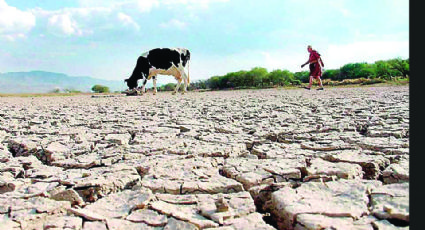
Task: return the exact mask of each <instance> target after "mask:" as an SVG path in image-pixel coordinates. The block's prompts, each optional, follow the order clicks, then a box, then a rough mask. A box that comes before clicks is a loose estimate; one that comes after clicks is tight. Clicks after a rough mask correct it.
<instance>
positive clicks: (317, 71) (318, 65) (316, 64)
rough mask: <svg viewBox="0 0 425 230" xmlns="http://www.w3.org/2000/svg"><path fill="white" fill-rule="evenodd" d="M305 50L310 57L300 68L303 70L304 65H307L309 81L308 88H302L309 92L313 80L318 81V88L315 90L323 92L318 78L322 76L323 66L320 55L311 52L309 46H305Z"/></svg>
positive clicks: (314, 51) (311, 49)
mask: <svg viewBox="0 0 425 230" xmlns="http://www.w3.org/2000/svg"><path fill="white" fill-rule="evenodd" d="M307 50H308V52H309V53H310V57H309V58H308V61H307V62H306V63H304V64H302V65H301V68H303V67H304V66H305V65H307V64H309V67H310V80H309V84H308V87H304V88H305V89H308V90H310V89H311V85H312V84H313V78H314V79H317V80H318V81H319V88H318V89H317V90H323V89H324V88H323V85H322V80H321V79H320V77H321V76H322V67H323V66H324V64H323V61H322V59H321V58H320V54H319V53H318V52H317V51H316V50H313V48H312V47H311V45H309V46H307Z"/></svg>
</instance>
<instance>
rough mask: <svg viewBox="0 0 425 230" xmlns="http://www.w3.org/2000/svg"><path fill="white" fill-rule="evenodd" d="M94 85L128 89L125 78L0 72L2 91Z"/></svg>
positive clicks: (87, 88) (88, 88)
mask: <svg viewBox="0 0 425 230" xmlns="http://www.w3.org/2000/svg"><path fill="white" fill-rule="evenodd" d="M94 85H103V86H107V87H109V90H110V91H111V92H115V91H123V90H126V89H127V85H126V84H125V82H124V79H122V80H103V79H98V78H93V77H87V76H82V77H76V76H68V75H66V74H63V73H53V72H46V71H29V72H8V73H0V93H48V92H53V91H59V92H65V91H67V90H68V91H70V90H72V91H81V92H91V88H92V87H93V86H94ZM146 87H152V83H151V82H148V83H147V84H146Z"/></svg>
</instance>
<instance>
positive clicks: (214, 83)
mask: <svg viewBox="0 0 425 230" xmlns="http://www.w3.org/2000/svg"><path fill="white" fill-rule="evenodd" d="M219 81H220V77H219V76H213V77H210V79H208V80H207V85H208V87H209V88H210V89H219V88H220V84H219Z"/></svg>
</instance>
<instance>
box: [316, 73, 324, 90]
mask: <svg viewBox="0 0 425 230" xmlns="http://www.w3.org/2000/svg"><path fill="white" fill-rule="evenodd" d="M317 80H318V81H319V88H318V90H323V84H322V79H320V76H319V77H318V78H317Z"/></svg>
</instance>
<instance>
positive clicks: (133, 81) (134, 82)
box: [124, 77, 137, 90]
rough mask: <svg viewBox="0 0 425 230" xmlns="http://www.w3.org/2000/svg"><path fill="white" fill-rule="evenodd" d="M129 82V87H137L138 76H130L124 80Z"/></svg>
mask: <svg viewBox="0 0 425 230" xmlns="http://www.w3.org/2000/svg"><path fill="white" fill-rule="evenodd" d="M124 81H125V82H126V83H127V86H128V88H129V89H130V90H131V89H135V88H137V79H136V78H131V77H130V78H128V79H125V80H124Z"/></svg>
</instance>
